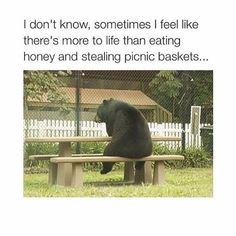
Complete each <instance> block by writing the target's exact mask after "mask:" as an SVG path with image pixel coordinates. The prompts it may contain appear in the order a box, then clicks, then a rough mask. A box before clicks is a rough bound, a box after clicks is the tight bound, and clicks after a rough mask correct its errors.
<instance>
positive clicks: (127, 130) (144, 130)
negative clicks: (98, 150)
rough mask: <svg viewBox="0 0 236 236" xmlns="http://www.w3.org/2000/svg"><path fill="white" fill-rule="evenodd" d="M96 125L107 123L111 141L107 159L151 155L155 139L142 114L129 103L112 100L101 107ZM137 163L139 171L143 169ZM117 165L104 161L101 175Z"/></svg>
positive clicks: (106, 151) (105, 153) (141, 163)
mask: <svg viewBox="0 0 236 236" xmlns="http://www.w3.org/2000/svg"><path fill="white" fill-rule="evenodd" d="M95 121H96V122H105V123H106V130H107V134H108V135H109V136H112V140H111V142H110V143H109V144H108V145H107V146H106V148H105V150H104V153H103V154H104V156H121V157H128V158H141V157H145V156H149V155H151V153H152V140H151V135H150V131H149V128H148V124H147V121H146V119H145V118H144V116H143V115H142V113H141V112H140V111H139V110H137V109H136V108H135V107H133V106H131V105H130V104H128V103H125V102H122V101H118V100H114V99H112V98H111V99H110V100H104V101H103V103H102V104H101V105H100V106H99V108H98V110H97V114H96V117H95ZM143 164H144V163H143V162H137V163H136V169H137V168H141V167H142V166H143ZM113 165H114V163H111V162H104V163H103V169H102V170H101V174H106V173H108V172H109V171H111V169H112V166H113Z"/></svg>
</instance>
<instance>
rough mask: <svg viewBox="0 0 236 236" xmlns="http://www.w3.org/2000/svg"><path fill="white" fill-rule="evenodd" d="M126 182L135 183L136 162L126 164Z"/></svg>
mask: <svg viewBox="0 0 236 236" xmlns="http://www.w3.org/2000/svg"><path fill="white" fill-rule="evenodd" d="M124 181H125V182H128V181H134V162H133V161H131V162H125V169H124Z"/></svg>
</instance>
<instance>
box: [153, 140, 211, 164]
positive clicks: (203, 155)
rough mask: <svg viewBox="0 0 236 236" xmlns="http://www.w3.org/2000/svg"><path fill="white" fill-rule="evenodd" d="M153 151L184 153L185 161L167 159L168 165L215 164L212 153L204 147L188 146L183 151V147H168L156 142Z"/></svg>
mask: <svg viewBox="0 0 236 236" xmlns="http://www.w3.org/2000/svg"><path fill="white" fill-rule="evenodd" d="M153 153H154V154H156V155H158V154H160V155H161V154H179V155H184V156H185V159H184V160H183V161H165V165H166V166H167V167H174V168H187V167H196V168H200V167H210V166H212V164H213V159H212V157H211V154H210V153H209V152H207V151H205V150H204V149H203V148H186V150H185V152H184V153H183V152H182V150H181V148H171V149H170V148H168V147H167V146H164V145H160V144H156V145H154V147H153Z"/></svg>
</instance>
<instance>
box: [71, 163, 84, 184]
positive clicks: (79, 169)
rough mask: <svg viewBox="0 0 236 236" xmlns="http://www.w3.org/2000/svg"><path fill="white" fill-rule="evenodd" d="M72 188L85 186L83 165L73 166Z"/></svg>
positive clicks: (76, 164) (75, 164)
mask: <svg viewBox="0 0 236 236" xmlns="http://www.w3.org/2000/svg"><path fill="white" fill-rule="evenodd" d="M71 186H72V187H82V186H83V165H82V163H74V164H72V181H71Z"/></svg>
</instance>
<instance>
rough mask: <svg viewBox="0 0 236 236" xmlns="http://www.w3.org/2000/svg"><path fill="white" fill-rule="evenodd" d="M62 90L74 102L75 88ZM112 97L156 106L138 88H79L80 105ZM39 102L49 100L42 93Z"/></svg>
mask: <svg viewBox="0 0 236 236" xmlns="http://www.w3.org/2000/svg"><path fill="white" fill-rule="evenodd" d="M61 90H62V92H63V93H64V94H65V95H66V96H67V97H68V98H69V103H71V104H75V103H76V89H75V88H72V87H63V88H61ZM110 98H114V99H117V100H121V101H124V102H127V103H129V104H131V105H134V106H156V105H157V103H156V102H155V101H153V100H152V99H151V98H149V97H148V96H147V95H145V94H144V93H143V92H142V91H140V90H114V89H87V88H81V89H80V103H81V105H85V104H90V105H100V104H101V103H102V102H103V100H104V99H110ZM29 101H31V102H36V100H34V99H29ZM40 102H41V103H42V102H43V103H47V102H49V101H48V100H47V98H46V96H45V95H44V96H43V97H42V99H41V101H40Z"/></svg>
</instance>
